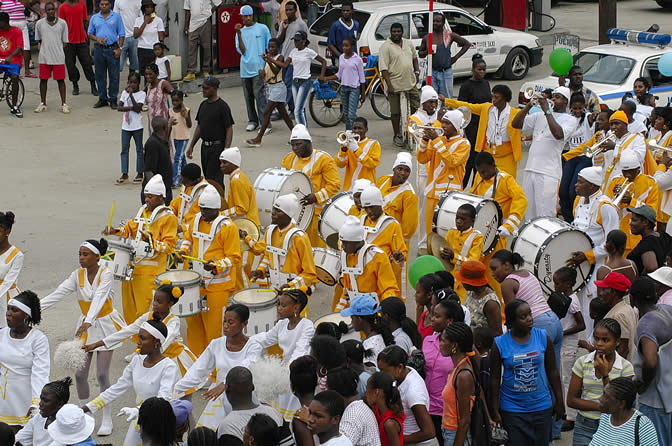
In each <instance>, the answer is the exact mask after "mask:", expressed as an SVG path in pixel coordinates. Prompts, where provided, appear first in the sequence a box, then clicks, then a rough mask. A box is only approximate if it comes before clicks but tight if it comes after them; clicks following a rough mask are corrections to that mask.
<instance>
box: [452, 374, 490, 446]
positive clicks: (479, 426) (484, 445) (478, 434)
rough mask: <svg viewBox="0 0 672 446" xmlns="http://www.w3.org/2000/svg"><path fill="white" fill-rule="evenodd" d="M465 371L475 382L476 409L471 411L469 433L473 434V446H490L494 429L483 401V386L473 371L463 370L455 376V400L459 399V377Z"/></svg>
mask: <svg viewBox="0 0 672 446" xmlns="http://www.w3.org/2000/svg"><path fill="white" fill-rule="evenodd" d="M463 370H468V371H469V373H470V374H471V377H472V379H473V380H474V397H475V398H474V407H473V408H472V409H471V426H469V432H470V433H471V443H470V445H471V446H490V444H491V442H492V428H491V426H490V419H489V418H488V411H487V409H486V407H485V404H484V403H483V400H482V399H481V386H480V384H479V381H478V379H476V376H475V375H474V371H473V370H472V369H462V370H460V371H459V372H457V373H456V374H455V378H453V388H455V398H456V399H457V376H458V375H459V374H460V372H462V371H463Z"/></svg>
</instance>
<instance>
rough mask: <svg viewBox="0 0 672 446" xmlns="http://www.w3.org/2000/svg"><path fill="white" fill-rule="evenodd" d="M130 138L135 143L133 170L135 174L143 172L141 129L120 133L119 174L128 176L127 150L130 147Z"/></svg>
mask: <svg viewBox="0 0 672 446" xmlns="http://www.w3.org/2000/svg"><path fill="white" fill-rule="evenodd" d="M131 138H133V141H135V156H136V158H135V170H136V173H143V172H144V171H145V152H144V150H143V148H142V129H138V130H122V131H121V173H123V174H125V175H127V174H128V149H130V147H131Z"/></svg>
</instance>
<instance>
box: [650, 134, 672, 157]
mask: <svg viewBox="0 0 672 446" xmlns="http://www.w3.org/2000/svg"><path fill="white" fill-rule="evenodd" d="M646 144H647V145H648V146H649V149H652V150H653V157H654V158H655V159H656V161H661V160H662V159H663V156H664V155H667V156H668V157H672V147H664V146H661V145H660V144H658V142H657V141H656V140H655V139H649V140H648V141H647V142H646Z"/></svg>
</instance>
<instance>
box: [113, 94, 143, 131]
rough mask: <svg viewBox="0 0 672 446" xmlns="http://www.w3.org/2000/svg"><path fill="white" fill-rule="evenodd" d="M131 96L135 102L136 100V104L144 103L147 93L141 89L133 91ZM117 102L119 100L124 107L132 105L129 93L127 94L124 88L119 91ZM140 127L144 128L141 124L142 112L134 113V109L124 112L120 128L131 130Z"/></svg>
mask: <svg viewBox="0 0 672 446" xmlns="http://www.w3.org/2000/svg"><path fill="white" fill-rule="evenodd" d="M133 97H134V98H135V102H137V103H138V104H144V103H145V100H146V98H147V93H145V92H144V91H142V90H140V91H136V92H134V93H133ZM119 102H121V104H122V105H123V106H124V107H130V106H132V105H133V102H132V101H131V95H130V94H128V92H127V91H126V90H124V91H123V92H122V93H121V97H120V98H119ZM142 128H144V126H143V124H142V112H140V113H136V112H134V111H127V112H124V114H123V117H122V118H121V129H122V130H128V131H133V130H140V129H142Z"/></svg>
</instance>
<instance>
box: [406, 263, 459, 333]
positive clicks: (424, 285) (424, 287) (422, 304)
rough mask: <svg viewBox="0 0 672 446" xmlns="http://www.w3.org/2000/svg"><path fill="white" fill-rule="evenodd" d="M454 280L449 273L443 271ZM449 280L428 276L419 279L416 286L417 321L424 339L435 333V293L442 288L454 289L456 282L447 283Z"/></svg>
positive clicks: (436, 275) (434, 275)
mask: <svg viewBox="0 0 672 446" xmlns="http://www.w3.org/2000/svg"><path fill="white" fill-rule="evenodd" d="M443 272H445V273H447V275H449V276H450V277H451V278H452V275H451V274H450V273H449V272H448V271H443ZM446 282H447V280H444V278H443V277H442V276H440V275H438V274H436V273H432V274H426V275H424V276H422V277H421V278H419V279H418V282H417V283H416V284H415V305H416V319H417V321H418V331H419V332H420V335H422V338H423V339H424V338H426V337H427V336H429V335H431V334H432V333H434V330H433V329H432V321H431V316H432V311H431V309H432V296H433V295H434V292H435V291H438V290H440V289H442V288H453V285H454V284H455V280H453V281H452V283H446ZM423 310H424V311H423Z"/></svg>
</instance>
